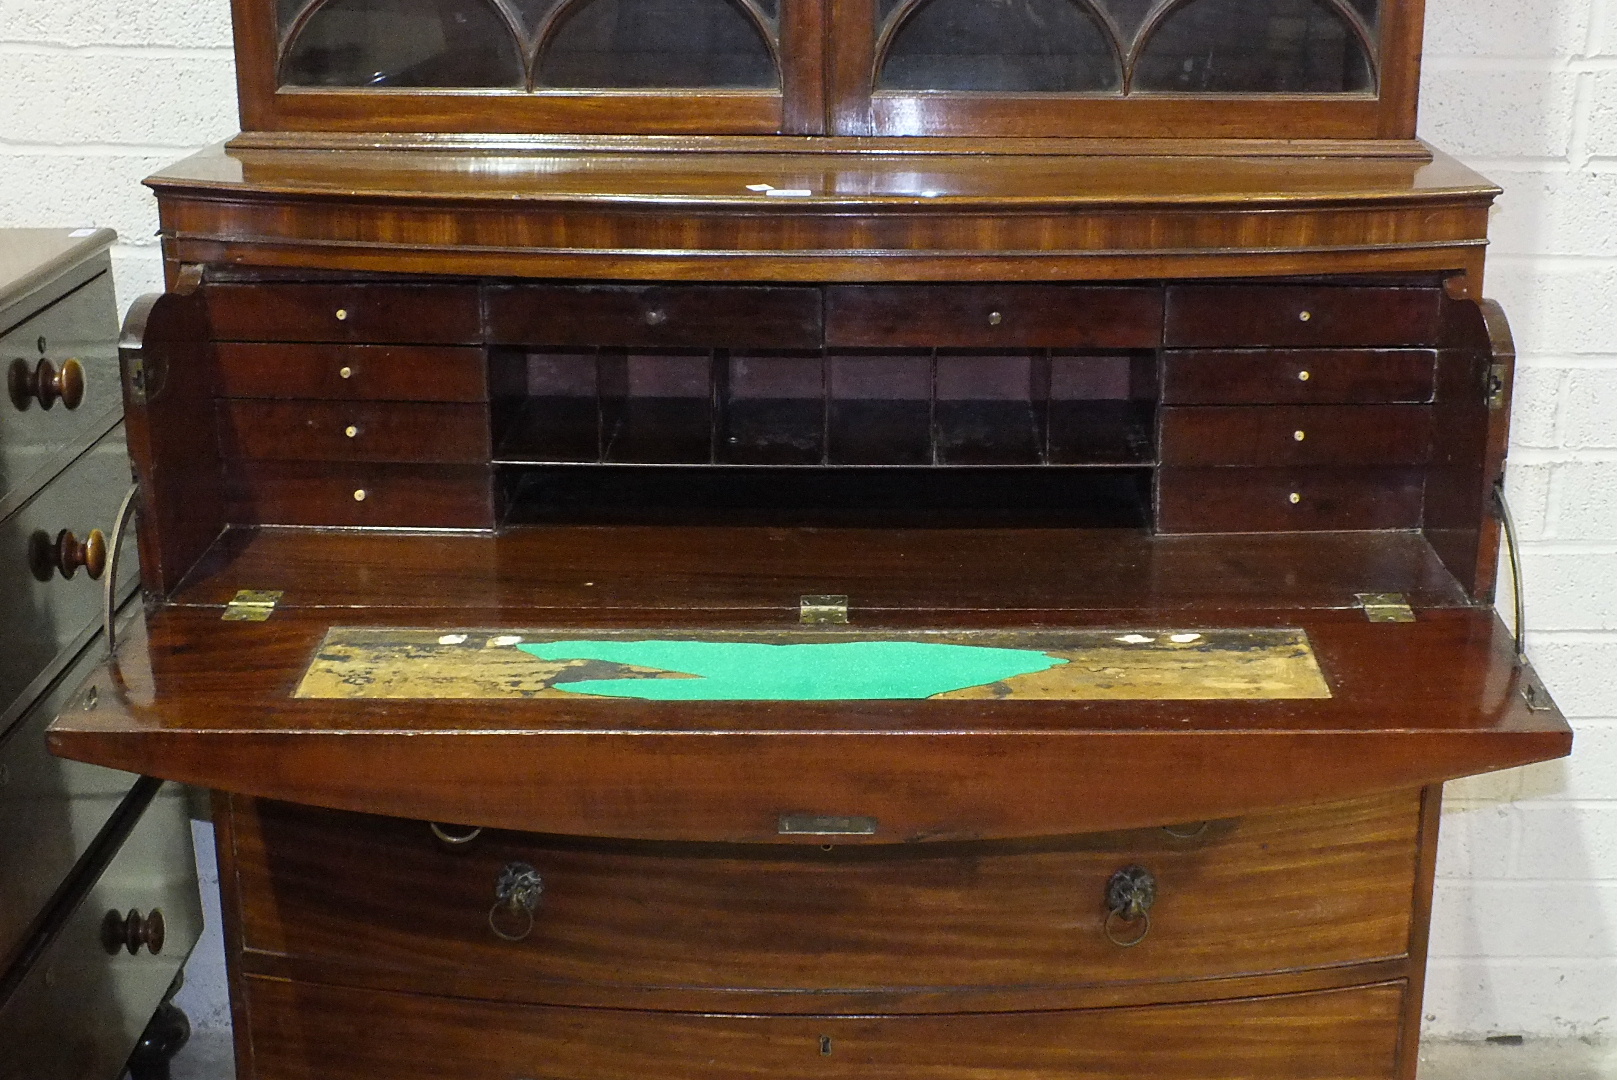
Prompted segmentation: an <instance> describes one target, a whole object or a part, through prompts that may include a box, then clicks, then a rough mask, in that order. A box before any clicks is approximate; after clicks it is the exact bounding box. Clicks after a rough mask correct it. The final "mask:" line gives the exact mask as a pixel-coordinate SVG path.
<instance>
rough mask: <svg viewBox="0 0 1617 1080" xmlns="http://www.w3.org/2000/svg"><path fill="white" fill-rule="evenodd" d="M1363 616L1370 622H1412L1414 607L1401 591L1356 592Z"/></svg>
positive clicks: (1413, 619)
mask: <svg viewBox="0 0 1617 1080" xmlns="http://www.w3.org/2000/svg"><path fill="white" fill-rule="evenodd" d="M1355 595H1356V596H1358V598H1359V606H1360V607H1362V608H1364V617H1365V618H1367V619H1369V620H1370V621H1371V622H1414V621H1415V609H1414V608H1412V607H1410V606H1409V599H1408V597H1406V596H1404V594H1403V593H1395V592H1392V593H1371V592H1362V593H1356V594H1355Z"/></svg>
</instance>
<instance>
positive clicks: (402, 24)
mask: <svg viewBox="0 0 1617 1080" xmlns="http://www.w3.org/2000/svg"><path fill="white" fill-rule="evenodd" d="M344 7H350V8H359V9H360V12H359V13H360V14H363V15H366V16H371V15H375V14H376V13H377V11H376V9H385V8H388V7H393V8H396V9H398V11H397V13H396V14H395V15H394V19H395V23H394V26H393V28H392V29H391V31H390V32H389V33H388V34H376V35H370V36H368V37H363V38H360V39H357V40H354V41H350V42H346V43H344V44H345V45H347V46H349V47H348V48H345V49H339V50H335V53H336V54H337V56H338V62H347V63H350V64H355V65H357V64H359V63H360V62H362V61H364V60H365V59H367V58H368V59H369V60H370V61H371V63H369V64H365V65H364V66H365V67H366V68H367V69H368V70H369V69H374V70H369V74H367V75H366V76H365V77H363V78H360V77H358V76H357V75H356V74H355V72H357V70H358V69H357V67H356V68H355V70H354V71H349V72H341V71H337V72H333V71H331V70H330V69H329V67H328V68H327V69H326V70H324V71H322V70H321V65H320V60H321V58H320V57H319V55H318V54H316V55H315V56H314V57H312V58H311V57H310V55H309V52H308V51H304V50H306V49H309V50H312V49H315V48H318V46H317V45H311V44H310V43H309V37H310V35H311V34H313V33H315V32H316V31H317V30H318V29H319V24H320V22H321V20H322V19H329V18H332V17H333V13H334V12H336V11H338V9H341V8H344ZM411 8H414V9H416V10H415V11H414V12H411V11H410V9H411ZM408 15H414V16H415V17H416V20H417V21H420V20H421V19H422V18H423V17H431V18H433V20H434V21H435V22H436V24H437V27H436V29H437V31H438V33H437V35H436V36H433V35H429V36H428V37H427V38H425V39H420V40H422V41H424V42H429V44H428V45H427V50H428V51H426V52H424V53H420V54H418V55H417V57H416V58H415V59H416V60H417V62H416V63H415V64H414V65H413V66H412V67H406V68H403V69H395V70H392V71H391V72H390V71H388V70H387V67H388V65H386V64H378V63H377V61H378V60H380V59H383V58H386V59H388V60H390V61H392V62H394V63H398V62H401V61H402V60H404V59H410V58H411V57H410V54H409V47H410V45H411V44H412V42H411V40H410V35H409V34H407V33H405V32H404V31H405V30H406V29H407V28H408V27H409V26H410V25H411V21H412V20H411V18H409V17H408ZM480 21H481V25H477V24H478V23H479V22H480ZM446 25H449V26H451V27H458V28H460V30H461V33H460V34H459V47H458V48H456V47H441V48H439V50H438V52H436V53H433V52H431V47H430V41H434V40H435V41H436V42H437V43H438V44H439V45H440V46H443V44H444V43H445V42H446V41H449V40H450V38H451V35H449V34H446V33H444V27H445V26H446ZM327 51H328V52H331V51H333V50H331V49H329V48H328V50H327ZM389 51H391V53H392V55H391V56H388V53H389ZM300 62H301V63H303V64H305V65H306V67H307V68H308V70H305V71H303V72H300V71H298V65H299V63H300ZM276 82H277V84H278V85H281V86H328V87H342V88H363V87H367V86H371V87H387V86H393V87H399V88H411V89H422V88H440V89H441V88H497V89H520V88H522V87H523V85H524V78H523V63H522V35H521V32H520V30H519V28H518V27H517V25H516V24H515V23H514V22H513V21H512V19H511V15H510V12H509V10H508V9H507V8H506V7H505V6H504V5H503V4H501V3H500V0H311V2H310V3H308V4H307V5H305V7H304V8H303V9H302V10H301V11H300V12H299V13H298V15H297V17H296V18H295V19H294V20H293V22H292V25H291V26H289V27H287V30H286V33H285V34H284V35H283V38H282V43H281V50H280V55H279V57H278V58H277V61H276Z"/></svg>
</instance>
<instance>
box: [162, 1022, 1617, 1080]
mask: <svg viewBox="0 0 1617 1080" xmlns="http://www.w3.org/2000/svg"><path fill="white" fill-rule="evenodd" d="M234 1076H235V1067H234V1063H233V1062H232V1060H231V1050H230V1034H229V1033H228V1032H224V1031H219V1030H217V1029H214V1030H208V1031H199V1032H197V1033H196V1035H195V1036H194V1037H193V1038H192V1040H191V1043H190V1044H189V1045H188V1046H186V1047H185V1049H183V1050H181V1051H180V1053H179V1054H178V1056H176V1057H175V1059H174V1069H173V1080H233V1077H234ZM1420 1080H1617V1046H1604V1047H1602V1046H1591V1045H1589V1044H1587V1043H1583V1042H1579V1041H1577V1040H1570V1039H1569V1040H1560V1039H1529V1040H1527V1041H1526V1042H1524V1043H1523V1044H1522V1045H1520V1046H1501V1045H1497V1044H1492V1043H1480V1042H1476V1043H1472V1042H1428V1043H1427V1044H1426V1045H1425V1046H1424V1047H1423V1048H1422V1050H1421V1068H1420Z"/></svg>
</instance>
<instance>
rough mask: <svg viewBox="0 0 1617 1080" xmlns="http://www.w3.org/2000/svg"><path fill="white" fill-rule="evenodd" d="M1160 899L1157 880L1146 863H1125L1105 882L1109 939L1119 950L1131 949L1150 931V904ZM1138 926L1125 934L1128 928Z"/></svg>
mask: <svg viewBox="0 0 1617 1080" xmlns="http://www.w3.org/2000/svg"><path fill="white" fill-rule="evenodd" d="M1156 902H1157V879H1156V877H1155V876H1154V875H1153V874H1152V873H1151V871H1149V870H1147V869H1146V868H1145V867H1143V866H1126V867H1124V868H1123V869H1121V870H1119V871H1118V872H1117V873H1115V874H1113V875H1112V876H1111V879H1110V880H1109V881H1107V882H1106V922H1105V924H1104V925H1103V926H1102V928H1101V929H1102V930H1103V931H1104V933H1105V934H1106V940H1107V941H1110V942H1111V943H1112V944H1113V945H1116V946H1117V947H1118V948H1120V949H1132V948H1133V947H1134V946H1136V945H1138V944H1139V943H1140V942H1142V941H1144V940H1145V938H1146V935H1147V934H1149V933H1150V932H1151V905H1152V904H1155V903H1156ZM1136 924H1137V925H1138V926H1139V932H1138V933H1135V934H1134V935H1133V936H1132V937H1131V936H1126V935H1127V930H1126V929H1125V928H1127V927H1131V926H1135V925H1136Z"/></svg>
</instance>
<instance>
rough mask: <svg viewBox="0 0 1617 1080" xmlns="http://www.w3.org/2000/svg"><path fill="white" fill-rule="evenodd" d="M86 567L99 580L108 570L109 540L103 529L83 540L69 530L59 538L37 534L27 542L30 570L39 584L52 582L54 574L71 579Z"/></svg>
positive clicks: (63, 532) (58, 534)
mask: <svg viewBox="0 0 1617 1080" xmlns="http://www.w3.org/2000/svg"><path fill="white" fill-rule="evenodd" d="M81 566H82V567H84V569H85V571H86V572H88V573H89V575H90V579H91V580H92V581H93V580H96V579H98V578H100V577H101V575H102V573H103V572H104V571H105V570H106V569H107V538H106V535H105V534H103V533H102V531H101V530H100V529H91V530H90V535H89V536H86V537H85V538H84V539H83V540H80V539H79V538H78V537H76V536H74V535H73V533H72V532H71V531H70V530H68V529H63V530H62V531H61V532H59V533H57V534H56V538H55V539H54V540H53V539H51V537H50V534H49V533H43V532H36V533H34V534H33V535H32V536H31V537H29V540H28V568H29V570H31V571H32V572H33V575H34V578H35V580H37V581H49V580H50V579H51V576H52V575H53V574H57V573H59V574H61V575H62V576H63V577H64V578H72V577H73V575H74V574H76V573H78V570H79V567H81Z"/></svg>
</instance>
